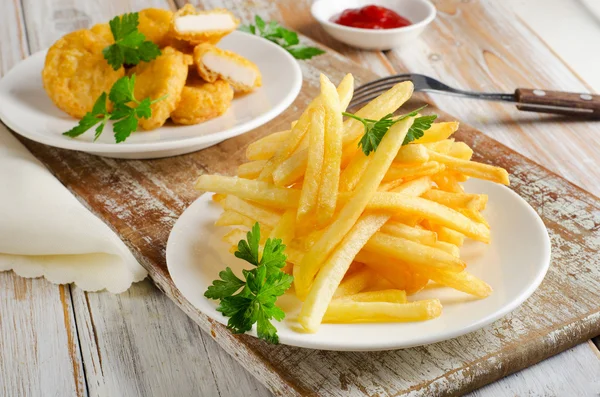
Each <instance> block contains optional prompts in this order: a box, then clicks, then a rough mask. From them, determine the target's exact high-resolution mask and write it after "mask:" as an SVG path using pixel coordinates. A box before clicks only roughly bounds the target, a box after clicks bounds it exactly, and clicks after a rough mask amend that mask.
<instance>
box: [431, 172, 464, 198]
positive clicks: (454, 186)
mask: <svg viewBox="0 0 600 397" xmlns="http://www.w3.org/2000/svg"><path fill="white" fill-rule="evenodd" d="M433 181H434V182H435V184H436V185H437V186H438V187H439V188H440V189H441V190H444V191H446V192H451V193H464V192H465V189H463V187H462V186H461V185H460V183H458V181H457V180H456V178H454V176H452V175H449V174H448V173H447V172H441V173H439V174H437V175H434V176H433Z"/></svg>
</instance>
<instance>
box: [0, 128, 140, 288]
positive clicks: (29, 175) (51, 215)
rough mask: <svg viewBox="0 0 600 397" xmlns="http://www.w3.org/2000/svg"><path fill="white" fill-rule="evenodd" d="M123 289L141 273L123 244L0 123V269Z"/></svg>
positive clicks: (99, 286) (79, 284) (32, 275)
mask: <svg viewBox="0 0 600 397" xmlns="http://www.w3.org/2000/svg"><path fill="white" fill-rule="evenodd" d="M4 270H14V272H15V273H17V274H18V275H19V276H22V277H41V276H44V277H45V278H46V279H48V280H49V281H51V282H53V283H57V284H67V283H75V284H76V285H77V286H78V287H80V288H82V289H84V290H86V291H97V290H102V289H106V290H108V291H110V292H114V293H119V292H123V291H125V290H126V289H128V288H129V287H130V286H131V283H133V282H136V281H140V280H142V279H144V278H145V277H146V274H147V273H146V271H145V270H144V268H142V266H140V264H139V263H138V262H137V261H136V259H135V258H134V257H133V255H132V254H131V252H130V251H129V250H128V249H127V247H126V246H125V244H124V243H123V242H122V241H121V240H120V239H119V237H117V235H116V234H115V233H114V232H113V231H112V230H111V229H110V228H109V227H108V226H107V225H106V224H104V223H103V222H102V221H101V220H100V219H98V218H96V217H95V216H94V215H93V214H92V213H91V212H90V211H88V210H87V209H86V208H85V207H84V206H83V205H82V204H81V203H80V202H79V201H77V199H76V198H75V196H73V195H72V194H71V193H70V192H69V191H68V190H67V189H66V188H65V187H64V186H63V185H62V184H61V183H60V182H59V181H58V180H57V179H56V178H54V176H53V175H52V174H51V173H50V172H49V171H48V170H47V169H46V167H44V165H42V164H41V163H40V162H39V161H38V160H37V159H35V157H33V155H32V154H31V153H29V151H28V150H27V149H26V148H25V147H24V146H23V145H21V143H20V142H19V141H18V140H17V139H16V138H15V137H13V136H12V135H11V134H10V132H8V130H7V129H6V128H5V127H4V126H2V125H1V124H0V271H4Z"/></svg>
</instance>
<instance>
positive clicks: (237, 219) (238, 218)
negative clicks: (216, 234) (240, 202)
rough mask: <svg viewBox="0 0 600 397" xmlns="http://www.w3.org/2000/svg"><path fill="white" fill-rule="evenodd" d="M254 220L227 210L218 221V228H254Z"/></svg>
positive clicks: (216, 223)
mask: <svg viewBox="0 0 600 397" xmlns="http://www.w3.org/2000/svg"><path fill="white" fill-rule="evenodd" d="M254 222H255V221H254V220H252V219H251V218H249V217H247V216H246V215H242V214H240V213H239V212H235V211H230V210H226V211H223V213H222V214H221V216H219V219H217V220H216V222H215V225H216V226H246V227H248V228H252V226H253V225H254Z"/></svg>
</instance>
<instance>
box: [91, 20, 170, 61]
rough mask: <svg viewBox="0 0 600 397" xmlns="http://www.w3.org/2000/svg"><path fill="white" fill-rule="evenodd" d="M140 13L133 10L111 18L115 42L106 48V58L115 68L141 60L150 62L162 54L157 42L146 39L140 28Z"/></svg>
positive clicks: (111, 28)
mask: <svg viewBox="0 0 600 397" xmlns="http://www.w3.org/2000/svg"><path fill="white" fill-rule="evenodd" d="M138 19H139V14H138V13H137V12H133V13H130V14H123V15H122V16H116V17H114V18H113V19H111V20H110V22H109V25H110V31H111V32H112V35H113V38H114V39H115V43H114V44H111V45H109V46H108V47H106V48H105V49H104V50H102V54H104V59H106V61H107V62H108V63H109V65H110V66H112V68H113V69H114V70H118V69H119V68H120V67H121V66H123V65H137V64H138V63H140V61H145V62H149V61H151V60H153V59H154V58H156V57H158V56H159V55H160V49H159V48H158V46H157V45H156V44H154V43H153V42H151V41H148V40H146V36H144V34H143V33H141V32H140V31H139V30H138V28H137V27H138V24H139V20H138Z"/></svg>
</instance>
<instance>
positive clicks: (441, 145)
mask: <svg viewBox="0 0 600 397" xmlns="http://www.w3.org/2000/svg"><path fill="white" fill-rule="evenodd" d="M453 144H454V139H443V140H441V141H437V142H429V143H422V145H423V146H424V147H425V148H426V149H427V150H428V151H431V150H433V151H434V152H437V153H443V154H447V153H448V152H450V149H451V148H452V145H453ZM429 159H430V160H431V156H429Z"/></svg>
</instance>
